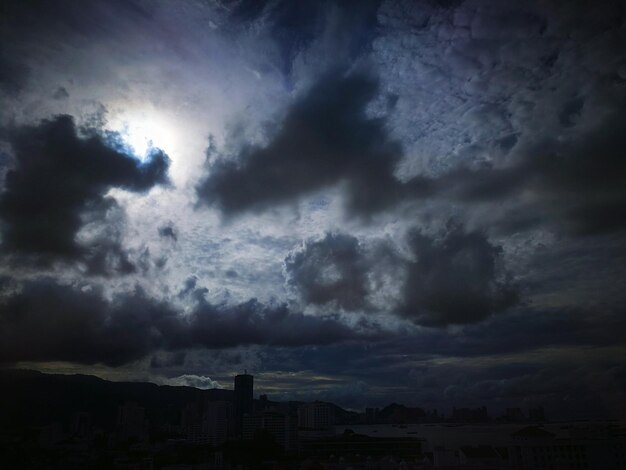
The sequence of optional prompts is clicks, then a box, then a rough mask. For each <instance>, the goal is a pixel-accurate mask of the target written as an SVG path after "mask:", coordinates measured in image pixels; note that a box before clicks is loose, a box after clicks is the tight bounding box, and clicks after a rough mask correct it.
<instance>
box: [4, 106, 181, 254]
mask: <svg viewBox="0 0 626 470" xmlns="http://www.w3.org/2000/svg"><path fill="white" fill-rule="evenodd" d="M111 137H112V138H113V137H115V136H111ZM8 140H9V142H10V144H11V147H12V149H13V154H14V167H13V168H12V169H11V170H10V171H9V172H8V173H7V174H6V178H5V185H4V191H3V192H2V194H0V218H1V219H2V249H3V251H4V252H5V253H8V254H16V255H22V256H26V257H30V258H32V259H35V260H36V261H37V262H42V263H47V262H50V261H55V260H64V261H74V260H78V259H81V258H87V259H90V258H91V261H92V262H93V263H96V264H97V263H99V262H100V261H99V260H98V256H109V255H108V254H107V253H109V254H113V255H115V253H114V252H115V250H121V247H120V246H119V243H117V242H115V243H114V244H113V246H109V247H108V249H107V250H105V253H102V252H100V255H96V256H95V257H91V256H90V252H93V251H94V250H95V251H96V252H98V250H97V246H96V245H91V246H84V245H82V244H81V243H79V241H77V238H76V236H77V234H78V232H79V230H80V229H81V228H82V227H83V226H84V225H85V223H88V222H89V221H90V220H92V221H93V220H96V221H97V220H99V219H103V218H104V217H105V216H106V213H107V211H110V210H111V208H112V207H113V206H115V205H116V204H115V202H114V201H113V200H112V199H110V198H107V197H106V196H105V194H106V193H107V191H108V190H109V189H111V188H113V187H116V188H122V189H125V190H128V191H134V192H145V191H147V190H149V189H150V188H152V187H153V186H154V185H157V184H165V183H167V182H168V177H167V170H168V166H169V158H168V157H167V155H165V153H163V152H162V151H160V150H155V151H153V153H152V154H151V155H150V156H149V158H148V159H147V160H146V161H144V162H141V161H139V160H138V159H136V158H134V157H133V156H131V155H129V154H128V153H126V152H125V150H124V149H123V148H122V147H121V144H120V142H119V141H118V142H114V143H113V144H110V143H107V141H105V138H104V137H102V136H101V135H100V134H98V133H97V132H96V131H95V130H94V129H82V130H78V129H77V128H76V126H75V124H74V121H73V119H72V118H71V117H70V116H57V117H55V118H53V119H51V120H43V121H41V122H40V123H39V124H38V125H35V126H23V127H17V128H13V129H10V130H9V131H8ZM107 238H108V239H107V240H98V243H97V244H98V245H101V246H103V245H107V244H109V245H110V244H111V242H112V240H111V238H110V237H107ZM118 254H119V253H118ZM115 256H117V255H115ZM122 258H123V256H122V257H121V258H120V260H121V259H122Z"/></svg>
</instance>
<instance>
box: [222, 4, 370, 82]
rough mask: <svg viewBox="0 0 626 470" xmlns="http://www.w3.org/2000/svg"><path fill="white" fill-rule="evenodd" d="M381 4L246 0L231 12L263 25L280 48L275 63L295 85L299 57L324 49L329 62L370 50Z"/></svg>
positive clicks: (236, 19)
mask: <svg viewBox="0 0 626 470" xmlns="http://www.w3.org/2000/svg"><path fill="white" fill-rule="evenodd" d="M379 4H380V0H343V1H337V0H326V1H317V0H302V1H299V2H297V3H294V2H289V1H281V2H274V1H262V0H247V1H241V2H237V3H236V4H235V5H233V8H232V10H231V12H230V16H231V20H233V23H234V24H237V25H239V26H243V27H245V28H250V23H255V22H258V23H262V24H263V25H264V26H265V28H264V30H265V29H267V33H268V34H269V36H270V37H271V38H272V39H273V41H274V43H275V45H276V47H277V48H278V50H279V54H278V58H277V59H278V60H277V66H278V68H279V69H280V71H281V72H282V74H283V75H284V76H285V77H286V79H287V82H288V83H289V85H291V84H293V80H292V78H293V77H291V75H292V73H293V72H294V70H293V69H294V65H297V60H296V58H297V57H298V56H302V55H303V54H306V53H307V52H309V53H310V52H311V51H314V52H318V51H319V49H322V51H319V52H322V53H325V55H324V57H322V61H323V62H324V65H326V66H328V65H329V64H330V65H332V64H340V63H346V62H348V61H353V60H355V59H356V58H357V57H359V56H360V55H361V54H362V53H363V52H364V51H366V50H368V48H369V47H370V45H371V41H372V40H373V39H374V37H375V33H376V23H377V18H376V12H377V10H378V6H379ZM319 43H322V44H319ZM331 44H332V47H329V45H331ZM316 65H318V66H320V65H321V64H317V63H316Z"/></svg>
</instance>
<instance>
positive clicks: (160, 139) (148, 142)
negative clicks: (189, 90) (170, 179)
mask: <svg viewBox="0 0 626 470" xmlns="http://www.w3.org/2000/svg"><path fill="white" fill-rule="evenodd" d="M111 125H112V127H113V130H115V131H117V132H119V133H120V134H121V135H122V138H123V139H124V141H125V142H126V143H127V144H128V145H130V146H131V147H132V149H133V151H134V153H135V154H136V155H137V156H138V157H139V158H142V159H143V158H145V157H146V156H147V154H148V151H149V150H150V148H159V149H161V150H163V151H164V152H165V153H167V154H168V155H169V156H170V158H171V157H172V154H175V153H176V148H177V133H176V126H175V125H174V123H173V121H172V120H170V119H167V117H165V116H164V115H162V114H157V113H155V112H137V111H132V112H128V113H123V114H120V115H119V116H117V118H116V119H115V120H114V121H113V122H112V123H111Z"/></svg>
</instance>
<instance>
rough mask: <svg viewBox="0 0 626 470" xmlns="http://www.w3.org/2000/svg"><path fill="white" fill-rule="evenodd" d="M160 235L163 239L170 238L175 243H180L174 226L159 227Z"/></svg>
mask: <svg viewBox="0 0 626 470" xmlns="http://www.w3.org/2000/svg"><path fill="white" fill-rule="evenodd" d="M159 235H160V236H161V237H163V238H169V239H171V240H173V241H174V242H177V241H178V230H176V227H174V225H173V224H168V225H163V226H162V227H159Z"/></svg>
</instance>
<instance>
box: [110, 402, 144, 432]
mask: <svg viewBox="0 0 626 470" xmlns="http://www.w3.org/2000/svg"><path fill="white" fill-rule="evenodd" d="M147 427H148V426H147V422H146V419H145V410H144V408H143V407H142V406H139V405H137V404H136V403H124V404H123V405H122V406H118V408H117V427H116V430H117V435H118V437H119V438H120V439H121V440H123V441H126V440H129V439H136V440H138V441H142V440H143V439H144V438H145V437H146V435H147V431H148V429H147Z"/></svg>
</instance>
